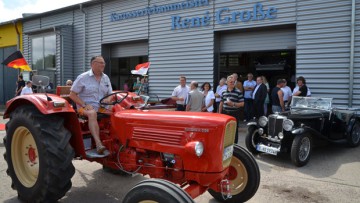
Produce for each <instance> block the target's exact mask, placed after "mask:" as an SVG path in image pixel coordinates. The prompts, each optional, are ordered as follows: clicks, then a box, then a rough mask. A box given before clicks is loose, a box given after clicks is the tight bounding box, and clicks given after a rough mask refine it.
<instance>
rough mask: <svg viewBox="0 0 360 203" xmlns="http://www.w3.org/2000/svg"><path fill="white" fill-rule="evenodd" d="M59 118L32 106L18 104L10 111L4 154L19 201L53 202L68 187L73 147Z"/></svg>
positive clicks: (69, 135)
mask: <svg viewBox="0 0 360 203" xmlns="http://www.w3.org/2000/svg"><path fill="white" fill-rule="evenodd" d="M63 122H64V121H63V118H61V117H58V116H48V115H42V114H41V113H40V112H39V111H38V110H37V109H36V108H34V107H32V106H21V107H18V108H17V109H16V110H15V111H14V112H13V113H12V114H11V116H10V121H9V122H8V123H7V124H6V127H7V129H6V137H5V138H4V143H5V148H6V152H5V154H4V157H5V160H6V162H7V164H8V170H7V173H8V175H9V176H10V177H11V179H12V182H13V184H12V187H13V189H16V190H17V191H18V196H19V199H21V200H22V201H24V202H56V201H57V200H58V199H60V198H62V197H63V196H64V195H65V193H66V192H67V191H68V190H69V189H70V188H71V177H72V176H73V175H74V173H75V168H74V166H73V165H72V162H71V161H72V158H73V157H74V151H73V149H72V147H71V146H70V144H69V140H70V137H71V134H70V132H69V131H68V130H66V129H65V128H64V126H63Z"/></svg>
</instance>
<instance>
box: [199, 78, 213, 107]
mask: <svg viewBox="0 0 360 203" xmlns="http://www.w3.org/2000/svg"><path fill="white" fill-rule="evenodd" d="M201 90H202V93H203V94H204V96H205V106H204V107H203V108H202V109H201V110H202V111H204V112H210V113H212V112H213V110H214V107H213V105H214V101H215V94H214V92H213V91H212V90H211V85H210V83H209V82H205V83H204V84H203V85H202V86H201Z"/></svg>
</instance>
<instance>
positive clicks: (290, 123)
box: [283, 119, 294, 131]
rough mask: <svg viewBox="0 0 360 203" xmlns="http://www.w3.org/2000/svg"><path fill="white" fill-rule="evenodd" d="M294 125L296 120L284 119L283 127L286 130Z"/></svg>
mask: <svg viewBox="0 0 360 203" xmlns="http://www.w3.org/2000/svg"><path fill="white" fill-rule="evenodd" d="M293 127H294V122H293V121H292V120H290V119H286V120H284V122H283V128H284V130H285V131H290V130H292V129H293Z"/></svg>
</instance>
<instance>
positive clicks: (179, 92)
mask: <svg viewBox="0 0 360 203" xmlns="http://www.w3.org/2000/svg"><path fill="white" fill-rule="evenodd" d="M189 92H190V87H189V86H187V85H185V87H181V85H179V86H177V87H175V89H174V91H173V92H172V94H171V96H172V97H178V98H184V101H176V103H177V104H181V105H184V103H185V101H186V97H187V95H188V93H189Z"/></svg>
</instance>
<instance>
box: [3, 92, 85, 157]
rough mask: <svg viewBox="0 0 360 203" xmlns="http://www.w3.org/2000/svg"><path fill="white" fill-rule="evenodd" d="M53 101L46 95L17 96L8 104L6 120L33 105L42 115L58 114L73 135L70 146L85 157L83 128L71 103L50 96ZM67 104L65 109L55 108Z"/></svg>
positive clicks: (55, 96) (5, 114)
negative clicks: (15, 112)
mask: <svg viewBox="0 0 360 203" xmlns="http://www.w3.org/2000/svg"><path fill="white" fill-rule="evenodd" d="M49 96H50V97H51V99H52V101H47V99H46V96H45V95H44V94H32V95H24V96H17V97H15V98H13V99H11V100H9V101H8V102H7V103H6V110H5V112H4V119H6V118H9V117H10V114H11V113H12V112H13V111H14V110H15V109H16V108H18V107H19V106H24V105H31V106H34V107H35V108H37V109H38V110H39V111H40V112H41V113H42V114H44V115H50V114H57V115H59V116H61V117H63V118H64V126H65V128H66V129H68V130H69V131H70V133H71V134H72V136H71V139H70V144H71V146H72V147H73V148H74V150H75V153H76V155H77V156H79V155H85V152H84V144H83V138H82V136H81V126H80V123H79V121H78V116H77V113H76V112H75V110H74V109H73V108H72V106H71V105H70V104H69V102H68V101H67V100H66V99H64V98H61V97H59V96H57V95H52V94H49ZM55 102H57V103H59V102H60V103H61V102H63V103H65V105H64V106H63V107H54V103H55Z"/></svg>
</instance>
